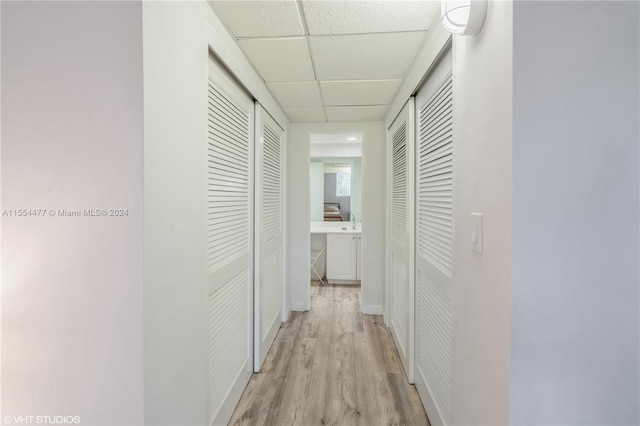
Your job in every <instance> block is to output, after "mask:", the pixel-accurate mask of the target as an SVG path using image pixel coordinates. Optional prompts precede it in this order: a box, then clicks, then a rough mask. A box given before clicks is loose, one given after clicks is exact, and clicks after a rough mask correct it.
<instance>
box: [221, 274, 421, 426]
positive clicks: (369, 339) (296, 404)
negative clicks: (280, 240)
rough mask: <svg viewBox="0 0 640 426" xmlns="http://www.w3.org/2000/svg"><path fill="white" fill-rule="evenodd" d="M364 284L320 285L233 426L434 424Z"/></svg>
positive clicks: (281, 339)
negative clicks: (363, 302)
mask: <svg viewBox="0 0 640 426" xmlns="http://www.w3.org/2000/svg"><path fill="white" fill-rule="evenodd" d="M359 294H360V287H359V286H338V285H323V286H318V285H314V286H312V287H311V310H310V311H308V312H293V313H292V315H291V318H290V319H289V321H288V322H287V323H285V324H283V325H282V327H281V328H280V331H279V332H278V335H277V337H276V339H275V342H274V344H273V346H272V347H271V350H270V352H269V354H268V355H267V358H266V360H265V362H264V365H263V367H262V371H261V372H260V373H257V374H254V375H253V376H252V378H251V380H250V382H249V384H248V385H247V388H246V389H245V392H244V394H243V395H242V398H241V400H240V402H239V403H238V406H237V407H236V410H235V412H234V413H233V416H232V418H231V421H230V422H229V424H231V425H268V426H272V425H274V426H276V425H277V426H280V425H367V426H368V425H390V424H392V425H429V421H428V420H427V416H426V414H425V411H424V408H423V406H422V403H421V402H420V399H419V397H418V393H417V391H416V388H415V386H413V385H410V384H409V383H408V382H407V379H406V376H405V374H404V371H403V369H402V365H401V364H400V359H399V358H398V353H397V352H396V349H395V346H394V344H393V339H392V337H391V334H390V333H389V330H388V328H386V327H385V325H384V322H383V320H382V317H381V316H378V315H363V314H361V313H360V304H359V301H358V299H359Z"/></svg>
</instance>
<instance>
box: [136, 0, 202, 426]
mask: <svg viewBox="0 0 640 426" xmlns="http://www.w3.org/2000/svg"><path fill="white" fill-rule="evenodd" d="M205 7H206V5H205V4H201V3H196V2H144V6H143V12H144V13H143V18H144V70H145V76H144V79H145V84H144V90H145V135H144V136H145V256H144V261H145V275H144V282H145V285H144V299H145V311H144V318H145V336H144V339H145V340H144V342H145V422H146V423H147V424H152V425H155V424H167V425H168V424H206V423H207V420H208V416H207V392H208V379H207V374H206V373H207V372H208V355H207V354H208V337H207V323H208V316H207V297H208V294H207V277H206V273H207V262H206V260H207V259H206V256H205V253H206V231H205V230H206V199H207V198H206V197H207V195H206V194H207V186H206V180H205V179H204V178H203V177H204V176H206V158H207V146H206V140H207V129H206V115H205V114H206V111H207V109H206V108H207V94H206V91H205V90H204V88H206V84H207V67H208V62H207V61H208V57H207V45H206V39H205V24H204V23H205V21H204V17H203V11H204V8H205Z"/></svg>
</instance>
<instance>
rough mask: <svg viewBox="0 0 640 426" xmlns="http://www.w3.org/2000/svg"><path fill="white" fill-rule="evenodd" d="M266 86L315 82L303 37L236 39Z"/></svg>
mask: <svg viewBox="0 0 640 426" xmlns="http://www.w3.org/2000/svg"><path fill="white" fill-rule="evenodd" d="M238 44H239V45H240V47H241V48H242V50H244V53H245V54H246V55H247V57H248V58H249V61H250V62H251V63H252V64H253V66H254V67H255V68H256V70H257V71H258V72H259V73H260V75H261V76H262V78H263V79H264V81H266V82H267V83H273V82H280V81H312V80H315V76H314V73H313V66H312V65H311V57H310V56H309V48H308V47H307V41H306V40H305V39H304V37H295V38H276V39H247V40H238Z"/></svg>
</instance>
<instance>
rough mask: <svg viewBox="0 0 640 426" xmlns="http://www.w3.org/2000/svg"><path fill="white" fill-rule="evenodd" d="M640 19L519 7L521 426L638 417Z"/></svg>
mask: <svg viewBox="0 0 640 426" xmlns="http://www.w3.org/2000/svg"><path fill="white" fill-rule="evenodd" d="M639 13H640V9H639V6H638V3H637V2H606V1H602V2H590V1H585V2H573V1H567V2H515V5H514V52H515V53H514V93H513V94H514V98H513V99H514V142H513V144H514V147H513V158H514V188H513V194H514V205H513V275H512V277H513V283H512V310H513V314H512V330H513V333H512V336H513V337H512V342H513V344H512V357H511V365H512V376H511V417H510V420H511V422H512V423H514V424H608V425H610V424H638V423H639V422H640V416H639V411H638V410H639V409H638V404H639V400H640V394H639V389H638V387H639V384H638V381H639V378H640V372H639V370H638V364H639V359H640V358H639V351H638V333H639V320H640V318H639V317H638V312H639V308H640V307H639V301H638V297H639V292H638V285H639V284H638V283H639V279H640V277H639V272H638V258H639V254H640V252H639V250H638V239H639V235H640V227H639V215H640V210H639V207H638V200H639V198H638V192H639V185H638V179H639V160H638V154H639V149H638V140H639V132H638V122H639V117H640V110H639V105H640V98H639V95H638V94H639V91H640V87H639V84H638V81H639V71H640V69H639V66H638V62H639V51H640V42H639V39H640V34H639V32H638V28H639V27H640V22H639Z"/></svg>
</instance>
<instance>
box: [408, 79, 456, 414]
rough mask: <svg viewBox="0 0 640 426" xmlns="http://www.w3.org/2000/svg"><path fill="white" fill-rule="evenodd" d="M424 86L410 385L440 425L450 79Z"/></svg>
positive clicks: (446, 359) (450, 238)
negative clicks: (413, 359)
mask: <svg viewBox="0 0 640 426" xmlns="http://www.w3.org/2000/svg"><path fill="white" fill-rule="evenodd" d="M449 72H450V71H449ZM442 77H445V75H442ZM430 87H431V88H429V89H427V93H426V96H425V95H423V94H422V93H419V94H418V98H419V99H423V100H421V101H420V102H421V103H422V106H420V107H419V108H418V111H417V118H416V119H417V121H418V123H419V125H418V129H417V138H416V139H417V147H416V157H417V176H416V186H417V188H416V189H417V190H416V225H417V230H416V234H417V241H416V250H417V253H416V386H417V388H418V392H419V394H420V396H421V398H422V399H423V401H425V406H426V407H427V408H428V409H430V410H431V411H432V412H433V414H434V418H435V420H436V422H437V423H443V424H445V425H446V424H449V423H450V421H451V332H452V326H451V324H452V303H451V294H452V292H451V284H452V273H453V261H454V259H453V244H454V235H455V232H454V227H453V193H454V192H453V191H454V185H453V173H454V170H453V156H454V155H455V153H454V150H453V82H452V78H451V76H450V75H448V76H447V77H446V78H444V81H442V82H441V83H440V84H439V85H437V86H435V88H433V87H434V85H431V86H430ZM428 91H431V94H428ZM425 97H426V99H425Z"/></svg>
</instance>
